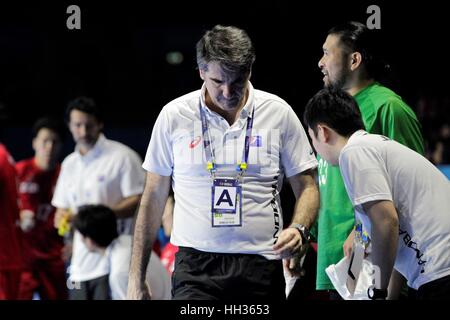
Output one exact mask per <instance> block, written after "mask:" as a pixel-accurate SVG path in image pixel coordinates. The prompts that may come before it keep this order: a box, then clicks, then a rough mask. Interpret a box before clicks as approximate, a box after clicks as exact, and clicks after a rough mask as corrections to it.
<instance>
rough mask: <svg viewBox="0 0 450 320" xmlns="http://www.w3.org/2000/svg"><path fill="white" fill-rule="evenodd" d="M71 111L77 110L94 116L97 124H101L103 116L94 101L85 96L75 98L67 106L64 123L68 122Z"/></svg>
mask: <svg viewBox="0 0 450 320" xmlns="http://www.w3.org/2000/svg"><path fill="white" fill-rule="evenodd" d="M72 110H78V111H81V112H84V113H87V114H90V115H92V116H94V117H95V118H96V119H97V121H98V122H103V115H102V113H101V111H100V109H99V107H98V106H97V104H96V103H95V100H94V99H92V98H89V97H86V96H81V97H77V98H75V99H73V100H71V101H69V103H68V104H67V108H66V121H67V123H69V122H70V113H71V112H72Z"/></svg>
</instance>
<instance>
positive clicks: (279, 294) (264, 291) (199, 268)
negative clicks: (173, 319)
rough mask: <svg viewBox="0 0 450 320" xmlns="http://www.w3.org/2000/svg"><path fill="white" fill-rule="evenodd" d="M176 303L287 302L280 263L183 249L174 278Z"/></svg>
mask: <svg viewBox="0 0 450 320" xmlns="http://www.w3.org/2000/svg"><path fill="white" fill-rule="evenodd" d="M172 296H173V299H174V300H239V299H241V300H242V299H245V300H252V299H254V300H256V299H258V300H267V301H281V300H285V282H284V275H283V265H282V263H281V260H268V259H266V258H264V257H262V256H259V255H254V254H227V253H210V252H203V251H198V250H195V249H192V248H186V247H180V248H179V251H178V252H177V254H176V256H175V269H174V272H173V274H172Z"/></svg>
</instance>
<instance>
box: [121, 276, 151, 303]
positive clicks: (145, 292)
mask: <svg viewBox="0 0 450 320" xmlns="http://www.w3.org/2000/svg"><path fill="white" fill-rule="evenodd" d="M151 299H152V293H151V290H150V286H149V285H148V283H147V282H145V283H141V282H140V281H132V280H131V279H130V280H129V281H128V291H127V300H151Z"/></svg>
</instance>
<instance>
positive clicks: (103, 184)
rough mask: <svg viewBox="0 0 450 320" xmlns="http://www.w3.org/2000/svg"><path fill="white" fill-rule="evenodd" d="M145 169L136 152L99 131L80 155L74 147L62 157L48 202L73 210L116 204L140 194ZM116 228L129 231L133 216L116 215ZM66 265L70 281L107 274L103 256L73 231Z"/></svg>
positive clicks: (75, 211) (105, 261) (121, 231)
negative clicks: (70, 256) (97, 135)
mask: <svg viewBox="0 0 450 320" xmlns="http://www.w3.org/2000/svg"><path fill="white" fill-rule="evenodd" d="M144 180H145V173H144V172H143V170H142V168H141V160H140V158H139V155H138V154H137V153H136V152H135V151H133V150H132V149H130V148H129V147H127V146H125V145H124V144H122V143H119V142H116V141H112V140H109V139H106V138H105V137H104V135H103V134H101V135H100V137H99V138H98V140H97V143H96V144H95V146H94V147H93V148H92V149H91V150H90V151H89V152H88V153H86V154H85V155H84V156H82V155H81V154H80V152H79V151H78V150H75V152H73V153H71V154H70V155H68V156H67V157H66V159H64V161H63V163H62V165H61V173H60V175H59V178H58V182H57V184H56V188H55V193H54V195H53V199H52V205H53V206H55V207H57V208H63V209H70V210H71V211H72V212H73V213H77V211H78V207H80V206H82V205H87V204H103V205H106V206H109V207H112V206H114V205H116V204H117V203H118V202H120V201H121V200H123V199H124V198H126V197H129V196H133V195H138V194H142V191H143V188H144ZM117 222H118V231H119V233H121V234H131V232H132V230H131V226H132V222H133V218H127V219H119V220H118V221H117ZM72 250H73V253H72V261H71V266H70V279H71V280H72V281H87V280H91V279H94V278H98V277H100V276H103V275H105V274H108V265H107V260H106V259H105V258H104V257H103V256H102V255H100V254H98V253H92V252H89V250H88V249H87V248H86V246H85V245H84V244H83V242H82V241H81V235H80V234H79V233H78V232H75V235H74V240H73V249H72Z"/></svg>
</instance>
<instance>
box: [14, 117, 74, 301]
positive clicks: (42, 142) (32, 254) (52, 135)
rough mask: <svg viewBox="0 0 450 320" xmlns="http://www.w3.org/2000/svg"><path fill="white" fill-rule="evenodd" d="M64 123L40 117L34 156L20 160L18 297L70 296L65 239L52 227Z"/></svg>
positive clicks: (35, 128) (35, 138)
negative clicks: (22, 263) (21, 265)
mask: <svg viewBox="0 0 450 320" xmlns="http://www.w3.org/2000/svg"><path fill="white" fill-rule="evenodd" d="M62 136H63V125H62V124H61V123H59V122H58V121H57V120H55V119H51V118H40V119H38V120H37V121H36V123H35V124H34V126H33V141H32V147H33V150H34V152H35V154H34V157H32V158H30V159H26V160H22V161H20V162H18V163H17V165H16V170H17V177H18V180H19V198H20V226H21V228H22V230H23V232H24V250H23V253H24V259H25V268H26V271H25V272H24V273H23V274H22V277H21V284H20V293H19V298H20V299H24V300H31V299H32V298H33V294H34V293H35V292H37V293H38V294H39V297H40V298H41V299H51V300H55V299H61V300H65V299H66V298H67V286H66V277H65V264H64V261H63V259H62V250H63V245H64V244H63V239H62V238H61V237H60V236H59V235H58V233H57V232H56V229H55V228H54V227H53V219H54V215H55V210H56V209H55V207H53V206H52V205H51V204H50V202H51V200H52V197H53V190H54V188H55V185H56V181H57V179H58V175H59V170H60V164H59V163H58V161H57V159H58V156H59V153H60V150H61V140H62Z"/></svg>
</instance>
